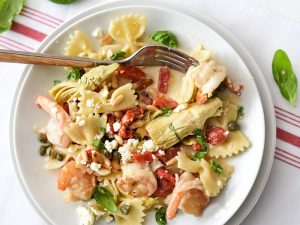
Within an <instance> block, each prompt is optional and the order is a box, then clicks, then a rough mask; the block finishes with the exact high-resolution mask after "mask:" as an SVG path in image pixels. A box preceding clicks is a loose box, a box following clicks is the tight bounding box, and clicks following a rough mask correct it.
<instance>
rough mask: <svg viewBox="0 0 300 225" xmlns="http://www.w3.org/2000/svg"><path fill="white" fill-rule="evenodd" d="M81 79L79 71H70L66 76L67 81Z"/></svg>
mask: <svg viewBox="0 0 300 225" xmlns="http://www.w3.org/2000/svg"><path fill="white" fill-rule="evenodd" d="M80 77H81V74H80V69H77V68H75V69H72V70H71V71H70V72H69V73H68V75H67V79H68V80H79V79H80Z"/></svg>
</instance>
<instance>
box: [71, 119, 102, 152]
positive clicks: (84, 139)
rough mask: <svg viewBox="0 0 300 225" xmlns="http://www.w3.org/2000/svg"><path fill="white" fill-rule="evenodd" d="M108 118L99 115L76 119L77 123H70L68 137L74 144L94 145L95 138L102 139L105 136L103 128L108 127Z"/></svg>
mask: <svg viewBox="0 0 300 225" xmlns="http://www.w3.org/2000/svg"><path fill="white" fill-rule="evenodd" d="M106 122H107V116H106V115H105V114H104V115H102V116H101V117H100V116H99V115H97V114H96V115H94V116H93V115H89V116H80V117H77V118H76V122H74V123H70V125H69V127H67V128H66V129H65V132H66V133H67V135H68V136H69V137H70V138H71V139H72V141H73V142H75V143H78V144H81V145H89V146H90V145H92V144H93V140H94V138H95V136H96V135H97V138H99V139H101V138H102V137H103V135H104V133H103V131H101V128H103V127H106Z"/></svg>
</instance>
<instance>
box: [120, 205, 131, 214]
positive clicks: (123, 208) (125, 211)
mask: <svg viewBox="0 0 300 225" xmlns="http://www.w3.org/2000/svg"><path fill="white" fill-rule="evenodd" d="M120 211H121V213H122V214H123V215H128V214H129V211H130V205H129V204H126V203H125V204H124V205H122V206H121V207H120Z"/></svg>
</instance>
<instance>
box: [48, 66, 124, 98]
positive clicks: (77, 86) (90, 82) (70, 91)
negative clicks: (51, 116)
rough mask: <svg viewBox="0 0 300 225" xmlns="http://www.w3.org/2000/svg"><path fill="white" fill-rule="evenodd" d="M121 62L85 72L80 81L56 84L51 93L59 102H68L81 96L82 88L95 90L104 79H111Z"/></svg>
mask: <svg viewBox="0 0 300 225" xmlns="http://www.w3.org/2000/svg"><path fill="white" fill-rule="evenodd" d="M118 67H119V64H117V63H113V64H111V65H108V66H98V67H95V68H93V69H91V70H90V71H89V72H87V73H85V74H84V75H83V76H82V77H81V78H80V80H78V82H75V81H65V82H61V83H59V84H57V85H55V86H54V87H53V88H51V89H50V91H49V93H50V94H51V95H52V96H53V97H54V100H55V101H56V102H57V103H63V102H67V101H69V100H72V99H74V98H78V97H79V96H80V91H81V90H95V89H96V88H97V87H99V86H100V85H101V84H102V82H103V81H105V80H106V79H109V78H110V76H111V75H112V73H113V72H114V71H115V70H116V69H118Z"/></svg>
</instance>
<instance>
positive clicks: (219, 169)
mask: <svg viewBox="0 0 300 225" xmlns="http://www.w3.org/2000/svg"><path fill="white" fill-rule="evenodd" d="M210 168H212V170H213V171H214V172H215V173H216V174H218V175H219V174H221V173H222V172H223V167H222V166H221V165H220V164H219V163H217V162H216V161H214V160H211V161H210Z"/></svg>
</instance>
